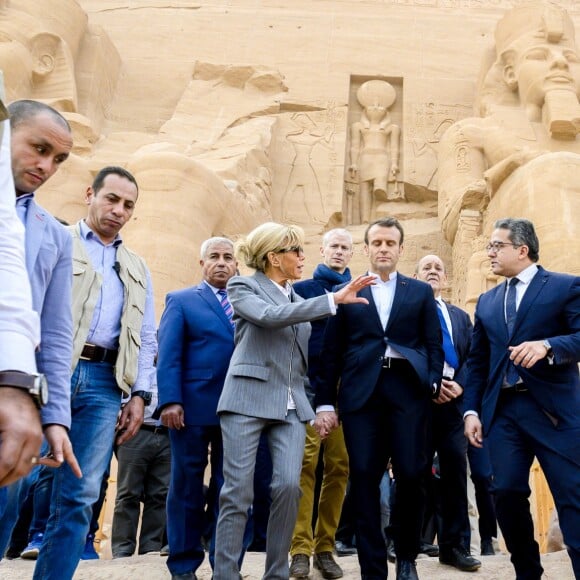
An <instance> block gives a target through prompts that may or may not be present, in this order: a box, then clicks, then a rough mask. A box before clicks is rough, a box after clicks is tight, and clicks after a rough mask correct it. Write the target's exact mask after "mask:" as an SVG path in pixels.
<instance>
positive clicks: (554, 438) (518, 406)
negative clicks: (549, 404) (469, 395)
mask: <svg viewBox="0 0 580 580" xmlns="http://www.w3.org/2000/svg"><path fill="white" fill-rule="evenodd" d="M578 422H579V423H580V420H579V421H578ZM561 427H562V426H560V428H559V427H558V426H555V425H554V424H553V423H552V421H551V420H550V418H548V416H547V415H546V414H545V413H544V412H543V411H542V409H541V408H540V406H539V405H538V404H537V403H536V401H535V400H534V398H533V397H532V395H531V394H530V393H529V392H525V393H515V392H512V393H505V392H504V393H502V394H500V397H499V400H498V406H497V408H496V414H495V417H494V421H493V423H492V425H491V428H490V431H489V434H488V439H487V441H488V442H489V449H490V456H491V464H492V468H493V473H494V483H493V490H494V493H495V498H496V503H495V505H496V510H497V518H498V522H499V525H500V527H501V531H502V533H503V535H504V538H505V541H506V546H507V548H508V550H509V551H510V552H511V560H512V563H513V565H514V568H515V570H516V576H517V580H539V579H540V577H541V575H542V572H543V569H542V566H541V563H540V553H539V548H538V544H537V542H536V541H535V540H534V525H533V521H532V516H531V514H530V504H529V500H528V498H529V496H530V493H531V492H530V487H529V483H528V481H529V473H530V467H531V465H532V462H533V460H534V457H537V458H538V461H539V462H540V466H541V467H542V469H543V471H544V474H545V475H546V479H547V481H548V485H549V486H550V490H551V492H552V495H553V497H554V501H555V503H556V508H557V510H558V515H559V518H560V526H561V528H562V534H563V536H564V543H565V544H566V546H567V547H568V553H569V555H570V559H571V560H572V567H573V568H574V574H575V576H576V578H580V424H578V425H571V426H567V428H566V429H562V428H561Z"/></svg>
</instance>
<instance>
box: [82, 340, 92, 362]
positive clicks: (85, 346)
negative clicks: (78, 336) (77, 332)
mask: <svg viewBox="0 0 580 580" xmlns="http://www.w3.org/2000/svg"><path fill="white" fill-rule="evenodd" d="M85 348H88V349H89V350H91V351H92V352H91V354H89V355H83V351H84V350H85ZM94 349H95V345H94V344H90V343H88V342H85V345H84V346H83V350H82V351H81V356H80V357H79V358H80V359H81V360H88V361H92V360H93V355H94V354H95V353H94Z"/></svg>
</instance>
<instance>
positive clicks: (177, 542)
mask: <svg viewBox="0 0 580 580" xmlns="http://www.w3.org/2000/svg"><path fill="white" fill-rule="evenodd" d="M200 265H201V268H202V275H203V282H202V283H201V284H199V285H198V286H192V287H191V288H185V289H184V290H178V291H176V292H170V293H169V294H168V295H167V300H166V305H165V311H164V312H163V316H162V317H161V322H160V325H159V356H158V362H157V380H158V390H159V408H158V409H159V410H161V421H162V422H163V424H164V425H165V426H166V427H169V429H170V431H169V435H170V438H171V483H170V486H169V494H168V496H167V537H168V541H169V557H168V559H167V567H168V568H169V571H170V572H171V574H172V578H174V579H180V580H191V579H193V578H195V577H196V576H195V571H196V570H197V568H199V566H200V565H201V563H202V562H203V558H204V551H203V547H202V543H201V536H202V533H203V532H204V497H203V476H204V471H205V467H206V465H207V458H208V451H209V449H210V448H211V470H212V477H214V478H216V481H217V482H218V485H220V487H221V483H222V482H223V476H222V456H223V452H222V436H221V430H220V425H219V419H218V416H217V414H216V409H217V404H218V399H219V397H220V395H221V392H222V387H223V385H224V379H225V376H226V371H227V370H228V365H229V362H230V358H231V356H232V352H233V350H234V327H233V323H232V319H231V316H232V308H231V305H229V302H228V301H227V294H226V292H225V288H226V285H227V282H228V280H229V279H230V278H231V277H232V276H234V275H235V274H236V270H237V265H238V263H237V261H236V259H235V258H234V247H233V244H232V242H231V241H230V240H228V239H227V238H210V239H209V240H206V241H205V242H204V243H203V244H202V246H201V260H200Z"/></svg>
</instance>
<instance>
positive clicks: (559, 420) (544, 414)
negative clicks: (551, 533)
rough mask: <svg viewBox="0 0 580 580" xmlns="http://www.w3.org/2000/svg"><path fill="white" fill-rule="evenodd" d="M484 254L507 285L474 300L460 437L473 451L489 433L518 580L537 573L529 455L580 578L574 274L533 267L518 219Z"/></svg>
mask: <svg viewBox="0 0 580 580" xmlns="http://www.w3.org/2000/svg"><path fill="white" fill-rule="evenodd" d="M486 249H487V252H488V255H489V257H490V259H491V269H492V271H493V273H494V274H498V275H500V276H505V277H506V278H507V280H506V282H505V283H504V284H500V285H499V286H497V287H495V288H493V289H492V290H490V291H489V292H486V293H485V294H483V295H482V296H480V298H479V301H478V303H477V308H476V311H475V325H474V332H473V340H472V344H471V351H470V353H469V358H468V368H469V373H468V378H467V383H466V389H465V393H464V398H465V404H464V408H465V409H466V411H465V414H464V419H465V435H466V436H467V438H468V439H469V442H470V443H471V445H475V446H476V447H481V446H482V445H483V436H484V434H485V436H486V440H485V445H489V450H490V455H491V463H492V467H493V473H494V482H493V488H494V493H495V500H496V509H497V517H498V521H499V524H500V527H501V530H502V532H503V535H504V538H505V541H506V545H507V548H508V550H509V551H510V552H511V560H512V563H513V565H514V568H515V570H516V575H517V578H518V580H524V579H525V580H539V578H540V577H541V576H542V572H543V569H542V566H541V563H540V553H539V549H538V544H537V543H536V541H535V540H534V529H533V521H532V517H531V514H530V505H529V501H528V497H529V495H530V488H529V484H528V479H529V472H530V467H531V465H532V461H533V460H534V457H537V458H538V460H539V462H540V465H541V466H542V469H543V470H544V473H545V475H546V478H547V480H548V485H549V486H550V489H551V491H552V495H553V497H554V501H555V502H556V508H557V510H558V515H559V516H560V524H561V528H562V533H563V535H564V542H565V544H566V545H567V547H568V553H569V555H570V558H571V560H572V566H573V568H574V574H575V576H576V578H580V414H579V413H578V410H579V409H580V377H579V373H578V361H580V278H579V277H577V276H569V275H566V274H559V273H555V272H548V271H546V270H544V269H543V268H542V267H541V266H538V265H537V264H536V262H537V261H538V260H539V242H538V238H537V236H536V232H535V230H534V226H533V224H532V223H531V222H530V221H528V220H525V219H514V218H507V219H502V220H499V221H497V222H496V223H495V229H494V230H493V232H492V234H491V238H490V242H489V244H488V246H487V248H486ZM563 251H565V248H563Z"/></svg>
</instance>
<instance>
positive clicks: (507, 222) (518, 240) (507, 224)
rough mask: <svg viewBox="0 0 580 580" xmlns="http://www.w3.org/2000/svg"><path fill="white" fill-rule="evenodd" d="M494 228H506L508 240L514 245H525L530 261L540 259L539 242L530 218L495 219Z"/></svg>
mask: <svg viewBox="0 0 580 580" xmlns="http://www.w3.org/2000/svg"><path fill="white" fill-rule="evenodd" d="M494 228H495V229H499V230H508V231H509V232H510V233H509V240H510V242H511V243H512V244H514V246H527V247H528V257H529V258H530V260H531V261H532V262H537V261H538V260H539V259H540V242H539V241H538V236H537V235H536V230H535V229H534V224H533V223H532V222H531V221H530V220H526V219H523V218H504V219H501V220H497V221H496V222H495V224H494Z"/></svg>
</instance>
